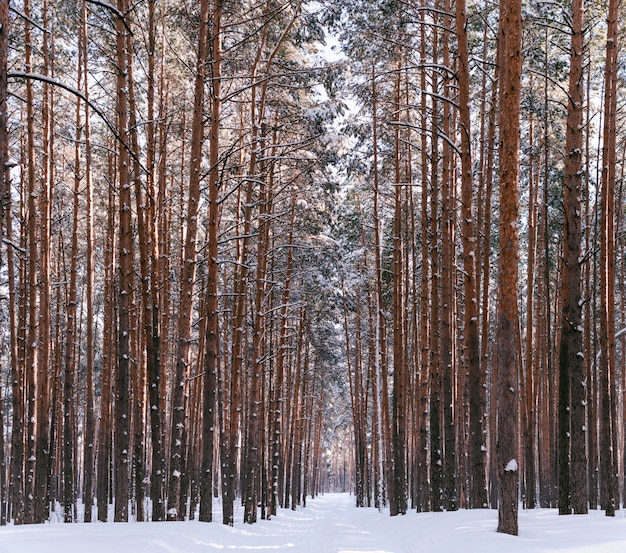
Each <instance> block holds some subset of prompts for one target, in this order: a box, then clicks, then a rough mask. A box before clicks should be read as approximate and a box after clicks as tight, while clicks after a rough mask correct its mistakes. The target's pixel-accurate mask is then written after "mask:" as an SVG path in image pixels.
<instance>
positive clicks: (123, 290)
mask: <svg viewBox="0 0 626 553" xmlns="http://www.w3.org/2000/svg"><path fill="white" fill-rule="evenodd" d="M127 7H128V2H127V0H117V8H118V10H119V12H121V13H122V14H125V13H126V10H127ZM116 32H117V90H118V93H117V105H116V109H117V126H118V131H119V134H120V137H121V140H122V141H123V143H121V142H120V143H119V146H118V160H117V161H118V165H117V169H118V179H119V182H118V188H119V197H118V202H119V206H118V207H119V236H118V240H119V245H118V252H117V253H118V256H119V290H120V292H119V308H118V309H119V312H118V329H117V367H116V371H115V447H114V470H115V479H114V480H115V513H114V519H115V522H126V521H128V500H129V487H130V480H129V479H130V473H129V470H130V459H131V456H130V451H129V449H130V417H131V409H130V407H131V406H130V397H129V390H130V381H131V380H130V379H131V356H132V351H131V334H132V333H133V332H134V330H135V329H133V328H132V327H131V321H132V318H133V313H132V311H133V310H134V300H133V294H134V263H133V260H134V253H133V252H134V246H133V223H132V210H131V206H132V199H131V182H130V167H129V164H130V155H129V151H128V144H130V140H129V135H130V133H129V128H128V96H127V94H128V86H129V82H128V68H129V64H128V59H129V56H130V51H129V50H128V45H129V39H128V36H127V33H128V32H129V31H128V29H127V27H126V21H125V20H124V19H123V18H122V17H118V18H117V24H116Z"/></svg>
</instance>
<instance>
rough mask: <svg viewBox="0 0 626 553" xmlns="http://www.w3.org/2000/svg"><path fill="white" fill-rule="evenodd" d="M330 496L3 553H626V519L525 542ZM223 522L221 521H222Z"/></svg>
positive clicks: (63, 537) (59, 539)
mask: <svg viewBox="0 0 626 553" xmlns="http://www.w3.org/2000/svg"><path fill="white" fill-rule="evenodd" d="M353 505H354V498H353V497H351V496H349V495H345V494H328V495H325V496H322V497H319V498H317V499H315V500H313V501H309V502H308V505H307V507H306V509H299V510H298V511H288V510H287V511H281V512H280V514H279V516H278V517H276V518H274V519H273V520H270V521H260V522H259V523H258V524H255V525H251V526H249V525H244V524H242V523H241V522H239V523H238V524H236V525H235V527H234V528H229V527H225V526H223V525H222V524H219V523H213V524H203V523H199V522H156V523H145V524H113V523H110V524H101V523H96V524H71V525H66V524H46V525H38V526H21V527H14V526H8V527H6V528H0V553H212V552H215V551H223V552H225V553H226V552H228V553H250V552H251V551H257V552H259V553H264V552H272V551H281V552H282V551H284V552H287V553H457V552H462V553H496V552H497V553H502V552H506V553H548V552H558V553H625V552H626V518H625V514H624V512H623V511H620V512H619V513H618V515H617V517H615V518H612V519H611V518H606V517H604V516H603V513H601V512H593V513H591V514H589V515H587V516H576V517H574V516H569V517H559V516H558V515H557V514H556V511H554V510H544V509H538V510H533V511H522V512H521V513H520V536H519V537H517V538H516V537H512V536H504V535H501V534H497V533H496V532H495V528H496V523H497V512H496V511H491V510H477V511H458V512H454V513H421V514H417V513H415V512H411V513H409V514H408V515H406V516H403V517H395V518H391V517H389V515H388V513H386V512H383V513H379V512H378V511H376V510H375V509H356V508H354V507H353ZM216 515H217V518H218V519H219V518H220V513H216Z"/></svg>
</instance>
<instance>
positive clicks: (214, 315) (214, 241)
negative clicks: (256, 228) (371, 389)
mask: <svg viewBox="0 0 626 553" xmlns="http://www.w3.org/2000/svg"><path fill="white" fill-rule="evenodd" d="M221 21H222V0H213V13H212V22H213V35H212V49H213V65H212V69H213V73H212V77H213V78H212V84H213V89H212V93H211V127H210V131H209V166H210V170H209V222H208V233H207V234H208V235H207V240H208V251H207V257H208V264H209V266H208V270H207V288H206V318H207V320H206V326H205V332H206V337H205V340H206V342H205V359H204V376H203V418H202V473H201V482H200V514H199V519H200V521H201V522H211V521H212V520H213V454H214V450H215V439H214V437H215V430H214V428H215V423H216V417H215V407H216V405H215V398H216V386H217V372H218V363H219V334H218V333H219V313H218V307H219V301H218V300H219V297H218V292H219V282H218V276H219V265H218V261H217V256H218V238H219V203H218V200H219V182H220V179H219V177H220V175H219V164H218V161H219V146H220V142H219V131H220V113H221V76H222V37H221V30H222V24H221Z"/></svg>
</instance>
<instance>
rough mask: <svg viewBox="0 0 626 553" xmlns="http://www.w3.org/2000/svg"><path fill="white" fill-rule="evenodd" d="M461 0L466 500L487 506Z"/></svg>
mask: <svg viewBox="0 0 626 553" xmlns="http://www.w3.org/2000/svg"><path fill="white" fill-rule="evenodd" d="M466 24H467V14H466V10H465V0H456V32H457V41H458V64H459V65H458V72H459V123H460V126H461V129H460V131H461V132H460V134H461V229H462V235H463V236H462V239H463V275H464V276H463V285H464V295H465V313H464V319H463V323H464V336H465V337H464V340H463V344H464V348H465V349H464V355H465V362H466V363H467V369H468V375H469V401H470V430H469V431H470V482H471V486H470V503H471V505H472V507H473V508H484V507H487V483H486V476H485V468H486V467H485V465H486V449H487V448H486V446H487V436H486V429H485V422H486V421H485V410H486V405H485V404H486V401H485V399H486V398H485V388H484V386H483V382H484V379H483V375H482V374H481V363H480V344H479V327H478V291H477V286H476V253H477V243H476V233H475V229H476V224H475V222H474V209H473V197H474V193H473V185H472V151H471V142H472V141H471V122H470V104H469V99H470V95H469V78H470V75H469V54H468V46H467V30H466Z"/></svg>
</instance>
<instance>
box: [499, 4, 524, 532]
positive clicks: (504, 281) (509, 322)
mask: <svg viewBox="0 0 626 553" xmlns="http://www.w3.org/2000/svg"><path fill="white" fill-rule="evenodd" d="M521 9H522V5H521V1H520V0H503V2H501V3H500V25H499V31H498V39H499V43H498V48H500V49H501V55H500V56H499V61H500V62H501V63H502V66H501V67H500V118H499V121H500V161H499V177H500V225H499V229H500V262H499V267H498V270H499V274H498V315H497V324H496V347H497V357H496V366H497V380H496V386H497V390H498V392H497V393H498V406H497V409H498V427H497V450H496V458H497V463H498V476H499V484H500V489H499V498H498V499H499V501H498V532H502V533H505V534H513V535H517V533H518V521H517V513H518V488H519V483H518V461H517V459H518V450H517V449H518V448H517V395H518V394H517V390H518V384H519V383H518V378H519V366H518V362H519V361H518V360H519V355H518V345H519V344H518V341H517V336H518V329H519V319H518V308H517V287H518V278H517V275H518V261H519V249H518V248H519V243H518V230H517V225H518V220H517V218H518V213H517V210H518V195H519V192H518V177H519V141H520V137H519V132H520V85H521V67H522V55H521V43H522V16H521Z"/></svg>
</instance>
